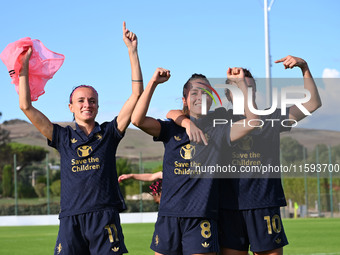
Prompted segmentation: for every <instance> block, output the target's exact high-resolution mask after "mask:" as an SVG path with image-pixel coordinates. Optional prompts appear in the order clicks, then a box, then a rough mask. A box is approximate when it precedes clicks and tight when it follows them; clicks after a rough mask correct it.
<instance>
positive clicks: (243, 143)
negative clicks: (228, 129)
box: [237, 135, 253, 151]
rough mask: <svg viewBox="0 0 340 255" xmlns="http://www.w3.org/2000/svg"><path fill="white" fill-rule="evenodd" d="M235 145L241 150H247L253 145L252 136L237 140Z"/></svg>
mask: <svg viewBox="0 0 340 255" xmlns="http://www.w3.org/2000/svg"><path fill="white" fill-rule="evenodd" d="M237 146H238V147H239V149H241V150H243V151H249V150H251V148H252V147H253V137H252V136H249V135H247V136H245V137H243V138H242V139H240V141H239V142H238V144H237Z"/></svg>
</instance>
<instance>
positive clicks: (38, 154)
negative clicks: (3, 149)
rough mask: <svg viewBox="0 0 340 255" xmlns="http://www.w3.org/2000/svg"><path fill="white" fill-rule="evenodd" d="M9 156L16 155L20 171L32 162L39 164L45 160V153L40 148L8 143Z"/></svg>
mask: <svg viewBox="0 0 340 255" xmlns="http://www.w3.org/2000/svg"><path fill="white" fill-rule="evenodd" d="M8 145H9V146H10V149H11V154H12V155H13V154H16V155H17V165H18V166H20V168H19V170H18V171H21V170H22V169H23V168H24V167H25V166H27V165H29V164H31V163H32V162H34V161H37V162H40V161H42V160H44V159H45V158H46V153H47V151H46V150H45V149H44V148H42V147H40V146H33V145H27V144H21V143H9V144H8Z"/></svg>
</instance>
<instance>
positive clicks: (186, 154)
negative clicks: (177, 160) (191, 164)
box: [179, 144, 196, 159]
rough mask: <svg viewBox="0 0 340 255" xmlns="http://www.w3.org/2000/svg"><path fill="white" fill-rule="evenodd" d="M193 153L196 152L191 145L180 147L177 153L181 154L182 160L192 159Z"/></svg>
mask: <svg viewBox="0 0 340 255" xmlns="http://www.w3.org/2000/svg"><path fill="white" fill-rule="evenodd" d="M195 152H196V150H195V146H193V145H191V144H186V145H184V146H182V148H181V150H180V152H179V153H180V154H181V157H182V158H184V159H192V158H193V156H194V155H195Z"/></svg>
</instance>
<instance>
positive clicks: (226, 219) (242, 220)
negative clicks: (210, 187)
mask: <svg viewBox="0 0 340 255" xmlns="http://www.w3.org/2000/svg"><path fill="white" fill-rule="evenodd" d="M219 236H220V244H221V247H223V248H229V249H234V250H240V251H248V249H249V246H250V250H251V251H252V252H263V251H269V250H274V249H278V248H281V247H283V246H285V245H287V244H288V241H287V237H286V234H285V231H284V229H283V225H282V221H281V216H280V207H271V208H262V209H252V210H222V211H220V217H219Z"/></svg>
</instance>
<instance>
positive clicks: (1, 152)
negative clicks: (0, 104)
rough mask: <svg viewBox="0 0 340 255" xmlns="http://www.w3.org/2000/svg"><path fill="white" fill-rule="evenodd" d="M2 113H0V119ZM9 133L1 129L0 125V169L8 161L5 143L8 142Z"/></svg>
mask: <svg viewBox="0 0 340 255" xmlns="http://www.w3.org/2000/svg"><path fill="white" fill-rule="evenodd" d="M1 116H2V113H1V112H0V118H1ZM9 135H10V132H9V131H8V130H6V129H3V128H2V127H1V125H0V169H1V168H2V167H3V166H4V165H5V164H6V163H8V162H7V159H8V154H7V151H8V146H7V143H9V142H10V137H9Z"/></svg>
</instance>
